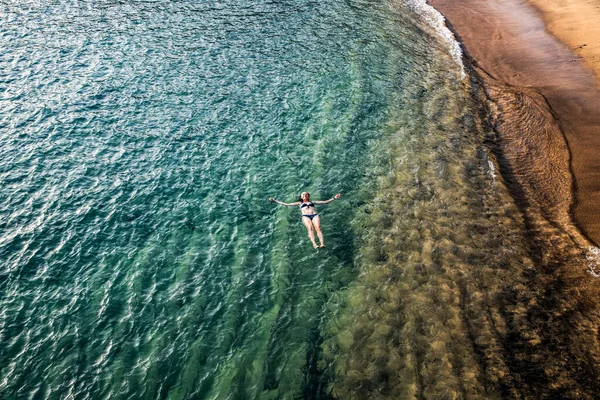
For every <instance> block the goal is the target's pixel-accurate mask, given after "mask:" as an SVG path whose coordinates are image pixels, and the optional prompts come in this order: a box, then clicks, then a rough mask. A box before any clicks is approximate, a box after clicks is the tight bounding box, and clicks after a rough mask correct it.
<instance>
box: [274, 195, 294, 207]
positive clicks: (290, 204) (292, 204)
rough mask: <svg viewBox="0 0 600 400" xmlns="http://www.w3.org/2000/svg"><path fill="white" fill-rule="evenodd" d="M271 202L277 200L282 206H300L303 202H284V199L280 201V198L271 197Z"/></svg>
mask: <svg viewBox="0 0 600 400" xmlns="http://www.w3.org/2000/svg"><path fill="white" fill-rule="evenodd" d="M269 201H270V202H275V203H277V204H281V205H282V206H299V205H300V204H302V203H301V202H299V201H297V202H295V203H284V202H283V201H279V200H275V199H274V198H272V197H271V198H270V199H269Z"/></svg>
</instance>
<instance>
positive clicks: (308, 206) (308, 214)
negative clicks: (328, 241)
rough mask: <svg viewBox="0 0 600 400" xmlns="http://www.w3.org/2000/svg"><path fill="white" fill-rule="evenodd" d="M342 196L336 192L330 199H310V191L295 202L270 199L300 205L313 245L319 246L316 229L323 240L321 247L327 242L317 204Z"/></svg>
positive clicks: (303, 221)
mask: <svg viewBox="0 0 600 400" xmlns="http://www.w3.org/2000/svg"><path fill="white" fill-rule="evenodd" d="M340 197H342V195H341V194H339V193H338V194H336V195H335V196H334V197H332V198H331V199H329V200H315V201H314V202H313V201H310V194H309V193H308V192H303V193H302V194H301V195H300V200H299V201H297V202H295V203H284V202H282V201H279V200H275V199H274V198H272V197H271V198H270V199H269V201H271V202H275V203H277V204H281V205H283V206H300V212H301V213H302V217H301V218H302V223H303V224H304V226H306V229H307V230H308V238H309V239H310V241H311V242H312V244H313V246H314V247H315V249H316V248H318V247H319V246H317V242H315V233H314V232H313V228H314V230H316V231H317V236H319V240H320V241H321V246H320V247H325V243H324V242H323V233H321V217H319V215H318V214H317V213H316V212H315V204H327V203H331V202H332V201H333V200H335V199H339V198H340Z"/></svg>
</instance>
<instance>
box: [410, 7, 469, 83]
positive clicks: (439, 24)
mask: <svg viewBox="0 0 600 400" xmlns="http://www.w3.org/2000/svg"><path fill="white" fill-rule="evenodd" d="M403 1H404V3H405V4H406V5H407V7H408V8H409V9H410V10H411V11H413V12H414V13H416V14H418V15H419V16H420V17H421V18H422V19H423V21H424V22H426V23H427V24H428V25H429V26H431V27H432V28H433V30H434V31H435V32H436V33H437V34H438V35H439V36H441V37H442V38H443V39H444V41H445V42H446V43H447V44H448V50H449V51H450V54H451V55H452V58H453V59H454V61H456V63H457V64H458V66H459V67H460V76H461V78H462V79H464V78H466V76H467V74H466V73H465V66H464V64H463V62H462V56H463V54H462V50H461V48H460V43H459V42H458V41H457V40H456V37H454V34H453V33H452V32H451V31H450V29H448V27H447V26H446V18H444V16H443V15H442V14H441V13H440V12H439V11H438V10H436V9H435V8H433V7H432V6H430V5H429V4H427V1H426V0H403Z"/></svg>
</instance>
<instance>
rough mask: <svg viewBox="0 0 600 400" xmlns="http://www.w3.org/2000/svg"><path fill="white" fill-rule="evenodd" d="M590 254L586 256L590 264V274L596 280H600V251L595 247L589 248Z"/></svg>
mask: <svg viewBox="0 0 600 400" xmlns="http://www.w3.org/2000/svg"><path fill="white" fill-rule="evenodd" d="M587 250H588V252H587V254H586V255H585V258H587V260H588V262H589V264H588V272H589V273H590V274H592V275H593V276H594V277H596V278H600V249H599V248H598V247H595V246H590V247H588V249H587Z"/></svg>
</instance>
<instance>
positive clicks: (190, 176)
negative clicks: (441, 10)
mask: <svg viewBox="0 0 600 400" xmlns="http://www.w3.org/2000/svg"><path fill="white" fill-rule="evenodd" d="M0 8H1V10H0V49H1V50H0V260H1V263H0V393H1V395H0V396H1V397H2V398H3V399H4V398H6V399H21V398H32V399H37V398H56V399H59V398H60V399H67V398H74V399H85V398H91V399H101V398H115V399H116V398H123V399H125V398H132V399H138V398H148V399H153V398H161V399H253V398H261V399H276V398H277V399H290V398H320V399H324V398H340V399H349V398H353V397H354V398H366V397H374V398H379V397H380V398H412V397H415V398H463V397H468V398H493V397H497V396H504V397H506V396H507V395H510V394H515V393H521V392H520V391H521V390H525V389H523V388H524V387H525V386H524V385H525V383H523V382H522V381H520V380H519V379H520V378H511V377H515V376H520V375H519V373H518V371H519V368H522V367H523V364H522V363H523V362H524V361H523V360H524V359H527V357H529V356H530V357H533V356H534V354H536V352H535V351H534V350H535V349H533V350H532V349H529V348H526V349H524V348H523V347H518V348H517V349H516V350H510V349H512V347H510V344H511V343H512V342H511V340H513V339H514V341H517V339H518V338H516V337H514V335H518V334H517V333H516V332H521V333H522V332H525V333H524V335H525V334H526V335H529V336H527V337H526V338H525V342H527V343H531V346H535V345H536V337H535V335H536V333H535V332H536V331H535V329H538V328H539V329H542V328H543V327H544V325H543V324H541V325H539V324H538V325H536V326H537V327H538V328H532V327H530V326H529V325H527V324H529V322H528V321H529V320H528V319H526V318H525V317H524V316H523V315H524V314H523V313H522V310H523V309H526V308H527V307H529V306H527V305H531V301H532V300H531V299H532V298H533V297H531V296H530V297H528V296H527V295H520V294H515V293H517V292H518V293H521V292H519V289H523V290H526V289H527V288H528V287H529V286H528V285H527V279H529V278H528V276H527V271H531V270H533V269H534V265H536V263H537V262H538V260H536V259H535V257H532V255H531V251H529V250H528V249H529V242H528V240H529V239H528V236H527V231H526V225H527V224H526V221H524V220H523V216H522V212H521V211H520V209H519V207H518V205H517V204H516V203H515V201H514V200H513V197H511V195H510V194H509V192H508V190H507V189H506V188H505V186H504V183H503V180H502V178H501V176H500V174H499V173H498V172H497V170H498V165H497V163H496V161H495V159H494V157H493V155H492V154H491V152H490V150H489V149H488V146H486V140H488V139H489V134H488V132H487V130H486V129H487V128H486V127H485V126H486V125H485V123H484V121H483V117H482V113H481V109H480V106H479V104H478V103H477V101H476V99H474V95H473V93H472V86H471V82H470V81H469V79H468V77H467V76H466V75H465V71H464V67H463V65H462V63H461V56H460V52H459V48H458V45H457V43H456V42H455V41H454V39H453V37H452V35H451V34H450V32H449V31H448V30H447V29H446V28H445V26H444V25H443V20H442V18H441V16H440V15H439V14H438V13H437V12H436V11H434V10H433V9H431V8H430V7H429V6H427V5H426V4H425V3H424V2H423V1H421V0H410V1H409V0H397V1H388V0H386V1H378V0H369V1H367V0H348V1H335V0H322V1H318V2H316V1H308V0H289V1H266V0H258V1H249V0H229V1H212V0H209V1H189V0H174V1H169V2H167V1H108V0H104V1H97V2H83V1H74V0H73V1H66V0H65V1H49V0H35V1H33V0H31V1H21V2H13V1H6V0H4V1H0ZM486 138H487V139H486ZM302 191H308V192H310V194H311V199H312V200H319V199H328V198H331V197H332V196H333V195H334V194H336V193H341V194H342V198H341V199H340V200H336V201H334V202H333V203H330V204H328V205H321V206H317V211H318V212H319V213H320V215H321V221H322V227H323V233H324V236H325V243H326V245H327V247H326V248H325V249H320V250H318V251H316V250H314V249H313V248H312V246H311V244H310V242H309V240H308V237H307V235H306V229H305V228H304V227H303V225H302V222H301V219H300V217H299V215H300V212H299V210H298V209H296V208H293V207H283V206H278V205H275V204H272V203H269V202H268V198H269V197H275V198H277V199H279V200H282V201H286V202H293V201H296V199H297V197H298V195H299V193H300V192H302ZM569 254H572V253H569ZM507 293H508V294H507ZM519 307H521V308H519ZM540 307H541V306H540ZM528 315H529V314H528ZM528 327H529V328H528ZM528 329H529V330H528ZM532 332H533V333H532ZM511 335H513V336H511ZM540 340H541V341H542V342H543V340H542V339H540ZM540 343H541V342H540ZM525 347H526V346H525ZM511 351H514V352H519V351H521V353H519V355H521V356H522V357H521V358H519V356H515V357H512V358H511V357H510V356H506V354H507V352H508V354H509V355H510V354H513V353H510V352H511ZM557 351H558V350H557ZM527 360H528V359H527ZM535 362H536V361H535V360H533V359H532V360H531V363H533V364H534V363H535ZM533 364H532V365H533ZM528 365H529V364H528ZM567 368H568V367H567ZM536 371H537V370H536ZM532 373H534V372H532ZM526 374H527V373H525V375H526ZM542 375H543V374H542ZM532 376H533V375H532ZM535 376H537V375H535ZM564 376H566V375H564V374H563V377H564ZM509 397H510V396H509Z"/></svg>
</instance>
